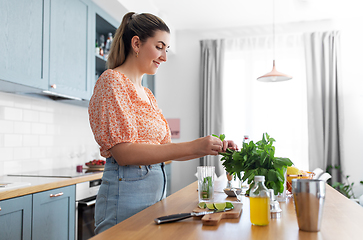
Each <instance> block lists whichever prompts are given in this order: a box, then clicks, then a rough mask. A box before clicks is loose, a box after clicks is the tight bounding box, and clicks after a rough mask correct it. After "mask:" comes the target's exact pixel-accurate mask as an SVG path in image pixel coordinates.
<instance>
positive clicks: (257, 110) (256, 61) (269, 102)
mask: <svg viewBox="0 0 363 240" xmlns="http://www.w3.org/2000/svg"><path fill="white" fill-rule="evenodd" d="M273 56H275V60H276V68H277V70H278V71H280V72H283V73H286V74H289V75H292V76H293V79H292V80H290V81H286V82H274V83H266V82H259V81H257V80H256V79H257V78H258V77H260V76H262V75H264V74H265V73H267V72H269V71H271V69H272V60H273ZM305 69H306V68H305V56H304V47H303V38H302V34H290V35H277V36H275V51H274V48H273V38H272V36H256V37H245V38H239V39H226V40H225V55H224V67H223V79H224V80H223V96H224V97H223V103H224V104H223V117H224V119H223V122H224V125H223V126H224V133H225V134H226V138H228V139H233V140H234V141H235V142H236V143H237V144H238V145H239V147H241V145H242V141H243V136H244V135H248V136H249V138H250V140H253V141H254V142H256V141H258V140H260V139H261V138H262V134H263V133H265V132H267V133H268V134H269V135H270V136H271V137H273V138H275V139H276V143H275V147H276V154H275V155H276V156H278V157H288V158H290V159H291V160H292V161H293V162H294V164H295V166H297V167H298V168H300V169H304V170H309V161H308V129H307V97H306V96H307V93H306V71H305Z"/></svg>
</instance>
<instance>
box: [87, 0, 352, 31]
mask: <svg viewBox="0 0 363 240" xmlns="http://www.w3.org/2000/svg"><path fill="white" fill-rule="evenodd" d="M93 1H94V2H95V3H97V4H98V5H99V6H100V7H102V8H103V9H104V10H105V11H106V12H108V13H109V14H110V15H111V16H113V17H114V18H115V19H116V20H118V21H120V22H121V19H122V17H123V16H122V15H121V14H120V9H123V7H124V8H126V9H127V11H134V12H137V13H142V12H149V13H153V14H155V15H157V16H159V17H161V18H162V19H163V20H164V21H165V22H166V23H167V24H168V25H169V27H170V28H172V29H173V30H211V29H223V28H235V27H243V26H252V25H266V24H272V22H273V19H275V23H277V24H278V23H297V22H307V21H316V20H327V19H333V18H335V17H337V16H338V13H339V11H338V9H339V6H338V5H339V2H345V3H346V2H347V1H349V0H347V1H339V0H224V1H221V0H182V1H181V0H93ZM121 5H122V6H123V7H122V6H121ZM274 6H275V7H274ZM273 9H275V18H273Z"/></svg>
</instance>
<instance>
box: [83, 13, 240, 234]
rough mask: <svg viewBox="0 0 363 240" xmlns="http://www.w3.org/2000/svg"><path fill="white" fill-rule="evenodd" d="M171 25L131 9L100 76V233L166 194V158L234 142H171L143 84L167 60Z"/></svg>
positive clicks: (92, 113) (209, 151) (94, 110)
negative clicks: (147, 75)
mask: <svg viewBox="0 0 363 240" xmlns="http://www.w3.org/2000/svg"><path fill="white" fill-rule="evenodd" d="M169 33H170V31H169V28H168V26H167V25H166V24H165V23H164V22H163V21H162V20H161V19H160V18H158V17H156V16H154V15H152V14H135V13H133V12H130V13H127V14H126V15H125V16H124V18H123V20H122V23H121V25H120V27H119V28H118V29H117V31H116V33H115V37H114V39H113V42H112V46H111V50H110V53H109V57H108V60H107V64H108V70H106V71H105V72H104V73H103V74H102V75H101V77H100V78H99V79H98V81H97V83H96V86H95V88H94V93H93V96H92V98H91V101H90V104H89V119H90V125H91V128H92V131H93V133H94V136H95V139H96V141H97V143H98V144H99V145H100V151H101V155H102V156H103V157H105V158H107V159H106V165H105V169H104V174H103V177H102V185H101V187H100V190H99V193H98V195H97V201H96V211H95V224H96V229H95V233H96V234H97V233H100V232H102V231H104V230H106V229H108V228H110V227H112V226H114V225H116V224H117V223H119V222H121V221H123V220H124V219H126V218H128V217H130V216H132V215H133V214H135V213H137V212H139V211H141V210H143V209H145V208H146V207H148V206H151V205H152V204H154V203H156V202H158V201H160V200H161V199H163V198H164V196H165V184H166V179H165V172H164V162H165V161H168V160H173V161H185V160H189V159H195V158H199V157H202V156H205V155H217V154H218V152H221V151H225V150H226V148H227V147H230V148H232V149H237V146H236V145H235V144H234V143H233V142H232V141H224V142H221V141H220V140H219V139H218V138H216V137H212V136H206V137H202V138H199V139H196V140H194V141H190V142H183V143H171V137H170V130H169V127H168V123H167V121H166V120H165V118H164V116H163V115H162V114H161V111H160V109H159V108H158V105H157V102H156V100H155V97H154V96H153V94H152V93H151V91H150V90H149V89H147V88H144V87H143V86H142V85H141V80H142V76H143V75H144V74H155V73H156V71H157V69H158V67H159V65H160V64H161V63H163V62H165V61H166V60H167V56H166V52H167V49H168V47H169V38H170V36H169Z"/></svg>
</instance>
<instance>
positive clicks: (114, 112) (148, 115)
mask: <svg viewBox="0 0 363 240" xmlns="http://www.w3.org/2000/svg"><path fill="white" fill-rule="evenodd" d="M144 89H145V92H146V95H147V96H148V97H149V99H150V102H151V103H152V104H151V105H150V104H149V103H148V102H146V101H144V100H142V99H141V98H140V97H139V95H138V94H137V92H136V89H135V87H134V85H133V83H132V82H131V80H130V79H128V78H127V77H126V76H125V75H124V74H122V73H119V72H117V71H114V70H111V69H108V70H106V71H105V72H104V73H103V74H102V75H101V77H100V78H99V79H98V80H97V83H96V86H95V88H94V93H93V95H92V98H91V100H90V103H89V108H88V113H89V121H90V125H91V129H92V132H93V134H94V137H95V140H96V142H97V143H98V144H99V145H100V147H101V148H100V151H101V156H103V157H105V158H108V157H111V153H110V151H109V149H110V148H112V147H113V146H115V145H116V144H118V143H124V142H129V143H148V144H164V143H169V142H171V135H170V129H169V126H168V123H167V121H166V120H165V118H164V116H163V115H162V113H161V110H160V109H159V108H158V106H157V103H156V99H155V97H154V95H153V94H152V92H151V91H150V90H149V89H148V88H144Z"/></svg>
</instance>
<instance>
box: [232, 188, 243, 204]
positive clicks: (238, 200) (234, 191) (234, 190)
mask: <svg viewBox="0 0 363 240" xmlns="http://www.w3.org/2000/svg"><path fill="white" fill-rule="evenodd" d="M231 191H232V192H233V193H234V195H235V196H236V198H237V202H240V201H241V199H239V198H238V195H237V193H236V189H235V188H231Z"/></svg>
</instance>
